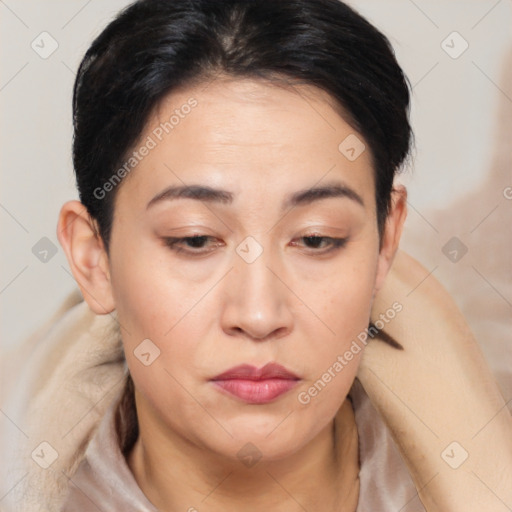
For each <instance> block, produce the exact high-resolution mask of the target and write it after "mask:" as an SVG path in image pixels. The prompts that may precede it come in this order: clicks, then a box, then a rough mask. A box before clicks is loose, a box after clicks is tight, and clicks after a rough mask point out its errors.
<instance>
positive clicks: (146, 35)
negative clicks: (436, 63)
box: [73, 0, 413, 251]
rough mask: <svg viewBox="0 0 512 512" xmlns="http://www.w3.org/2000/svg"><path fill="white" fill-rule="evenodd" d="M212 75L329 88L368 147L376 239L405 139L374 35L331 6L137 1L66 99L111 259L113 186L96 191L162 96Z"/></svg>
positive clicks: (89, 57) (397, 90) (403, 85)
mask: <svg viewBox="0 0 512 512" xmlns="http://www.w3.org/2000/svg"><path fill="white" fill-rule="evenodd" d="M218 75H228V76H230V77H233V78H259V79H262V78H263V79H269V80H273V81H275V80H283V81H285V82H287V83H291V82H292V81H293V82H295V83H302V84H308V85H313V86H316V87H318V88H320V89H322V90H324V91H325V92H327V93H328V94H329V96H330V97H331V98H332V99H333V100H334V104H335V105H337V106H339V112H340V114H341V115H342V117H343V118H344V119H345V121H346V122H347V123H349V125H350V126H351V127H352V128H354V130H355V131H357V132H358V133H359V134H361V135H362V136H363V138H364V139H365V141H366V142H367V143H368V145H369V147H370V150H371V151H370V152H371V156H372V162H373V167H374V173H375V183H376V187H375V188H376V190H375V199H376V206H377V223H378V228H379V233H380V234H382V229H383V226H384V223H385V220H386V217H387V215H388V212H389V207H390V201H391V191H392V185H393V179H394V176H395V173H396V172H397V171H398V170H399V169H400V167H401V165H402V164H403V162H404V161H405V159H406V157H407V156H408V154H409V151H410V146H411V141H412V137H413V134H412V130H411V126H410V124H409V108H410V94H409V89H410V84H409V82H408V80H407V77H406V76H405V74H404V73H403V71H402V69H401V68H400V66H399V65H398V63H397V61H396V59H395V54H394V51H393V49H392V46H391V44H390V43H389V41H388V39H387V38H386V37H385V36H384V35H383V34H382V33H381V32H380V31H378V30H377V29H376V28H375V27H374V26H373V25H372V24H370V23H369V22H368V21H367V20H366V19H365V18H363V17H362V16H361V15H359V14H358V13H357V12H356V11H355V10H353V9H352V8H351V7H349V6H348V5H346V4H344V3H343V2H341V1H339V0H139V1H136V2H134V3H132V4H130V5H129V6H128V7H126V8H125V9H124V10H122V11H121V12H120V13H119V14H118V16H117V17H116V18H115V19H114V20H113V21H112V22H111V23H110V24H109V25H108V26H107V27H106V28H105V29H104V30H103V31H102V32H101V34H100V35H99V36H98V37H97V38H96V39H95V40H94V41H93V43H92V45H91V46H90V48H89V49H88V51H87V52H86V54H85V56H84V58H83V60H82V62H81V63H80V67H79V69H78V73H77V77H76V80H75V85H74V91H73V125H74V138H73V164H74V170H75V174H76V179H77V186H78V191H79V196H80V200H81V202H82V203H83V204H84V205H85V207H86V208H87V210H88V212H89V214H90V215H91V217H92V218H93V219H95V220H96V221H97V223H98V227H99V234H100V235H101V237H102V239H103V241H104V244H105V247H106V249H107V251H108V244H109V239H110V233H111V226H112V220H113V213H114V203H115V197H116V191H117V187H115V186H109V187H104V184H105V183H109V180H110V183H112V180H111V178H112V176H113V175H114V174H115V173H116V170H118V169H120V167H121V166H122V165H123V163H125V162H126V159H127V156H128V155H129V153H130V151H131V150H132V149H133V146H134V145H135V144H136V142H137V141H138V139H139V137H140V136H141V135H142V132H143V131H144V128H145V126H146V124H147V122H148V119H149V117H150V115H151V113H152V111H153V110H154V109H155V108H156V107H157V106H158V105H159V103H160V102H161V100H162V99H163V98H164V97H165V96H167V95H168V94H169V93H171V92H172V91H174V90H177V89H178V88H183V87H187V86H192V85H197V84H200V83H201V82H207V81H209V80H212V79H214V78H215V76H218ZM340 142H341V141H340ZM123 174H124V173H123ZM99 191H100V192H101V193H99Z"/></svg>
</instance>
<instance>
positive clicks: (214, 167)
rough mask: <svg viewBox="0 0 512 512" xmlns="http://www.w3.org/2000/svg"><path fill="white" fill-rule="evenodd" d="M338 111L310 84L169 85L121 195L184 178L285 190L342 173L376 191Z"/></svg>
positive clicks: (356, 140) (362, 189) (359, 142)
mask: <svg viewBox="0 0 512 512" xmlns="http://www.w3.org/2000/svg"><path fill="white" fill-rule="evenodd" d="M338 112H339V110H338V109H336V108H335V106H334V102H333V101H332V99H331V98H330V97H329V95H327V93H325V92H324V91H322V90H320V89H318V88H316V87H313V86H309V85H308V86H306V85H300V86H297V85H296V86H293V87H289V86H282V85H281V84H276V83H270V82H268V81H263V80H256V79H223V80H215V81H213V82H210V83H203V84H199V85H197V86H194V87H190V88H184V89H182V90H179V91H174V92H173V93H171V94H170V95H168V96H167V97H166V98H165V99H164V100H163V101H162V102H161V103H160V104H159V105H158V106H157V108H155V110H154V112H153V113H152V115H151V116H150V119H149V121H148V123H147V124H146V127H145V130H144V132H143V134H142V136H141V138H140V139H139V142H138V143H137V144H136V147H135V150H137V149H138V148H142V147H143V146H144V145H146V146H151V149H150V150H149V151H145V156H144V157H143V158H141V159H140V161H138V162H137V164H136V166H135V167H134V168H133V171H132V172H130V174H129V179H128V180H127V183H126V184H125V185H123V187H121V190H120V191H119V194H120V195H131V196H132V197H131V200H134V199H135V198H134V197H133V194H134V193H136V194H137V197H140V198H141V199H142V198H146V199H147V198H148V197H150V196H152V195H154V194H156V193H158V192H159V190H161V189H162V188H164V187H166V186H169V185H170V184H173V183H180V182H181V183H180V184H184V183H186V184H191V183H202V184H206V185H210V186H218V187H223V188H226V187H228V188H230V190H232V191H233V192H234V193H235V194H237V193H241V192H242V191H245V193H246V194H247V193H250V192H251V191H260V192H265V193H268V194H281V195H282V194H284V193H285V192H289V191H290V189H293V188H297V189H299V188H304V187H307V186H314V185H316V184H318V183H319V182H321V180H323V179H326V180H332V179H334V178H340V179H342V180H343V181H346V182H347V183H348V184H349V185H351V186H352V187H353V188H356V189H357V190H358V192H359V193H360V195H361V196H363V197H364V196H366V197H367V198H370V197H373V168H372V163H371V155H370V151H369V149H366V148H365V143H364V141H363V139H362V136H361V135H360V134H357V133H356V132H355V130H354V129H353V128H352V127H351V126H350V125H349V124H348V123H347V122H346V121H345V120H344V119H343V118H342V117H341V115H340V114H339V113H338ZM350 146H352V147H353V148H352V147H350ZM347 149H348V150H351V149H354V150H355V152H356V153H355V156H356V158H354V151H352V152H350V151H349V152H348V153H347ZM267 198H269V196H267ZM135 200H136V199H135Z"/></svg>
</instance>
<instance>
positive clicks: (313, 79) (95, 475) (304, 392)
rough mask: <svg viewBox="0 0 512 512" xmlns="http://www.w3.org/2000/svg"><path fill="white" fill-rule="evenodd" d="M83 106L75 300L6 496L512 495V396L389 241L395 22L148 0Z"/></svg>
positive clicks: (96, 53) (133, 12) (352, 501)
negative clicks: (510, 404)
mask: <svg viewBox="0 0 512 512" xmlns="http://www.w3.org/2000/svg"><path fill="white" fill-rule="evenodd" d="M73 107H74V127H75V134H74V146H73V156H74V167H75V172H76V176H77V184H78V189H79V193H80V202H78V201H70V202H68V203H66V204H65V205H64V206H63V208H62V210H61V214H60V218H59V225H58V236H59V240H60V242H61V244H62V247H63V249H64V251H65V252H66V255H67V258H68V261H69V264H70V268H71V270H72V272H73V275H74V277H75V279H76V281H77V283H78V285H79V287H80V290H81V292H82V295H83V298H84V300H85V303H80V304H78V305H76V306H75V307H73V308H71V309H70V310H69V311H68V312H67V313H66V314H65V315H64V316H63V318H62V319H61V320H60V321H59V322H57V323H56V324H55V326H54V327H53V328H52V329H53V330H52V331H51V332H50V333H49V334H48V335H47V339H50V340H52V341H51V342H48V343H46V344H45V345H44V346H43V348H41V347H39V350H42V351H43V354H42V355H41V354H37V353H36V354H35V355H34V357H33V358H32V361H34V362H33V363H32V366H30V364H29V365H27V367H28V368H30V371H28V370H26V372H27V374H26V375H29V377H25V389H32V390H34V389H35V388H40V389H38V390H37V393H36V395H35V396H34V397H32V398H31V400H30V401H29V400H28V399H27V402H29V407H28V408H27V412H24V413H20V418H23V416H24V415H25V417H26V418H30V421H31V423H30V426H27V427H26V429H22V430H24V433H25V434H26V435H27V438H28V441H26V442H24V443H19V445H20V446H21V445H22V444H24V447H22V448H20V449H18V448H15V449H14V450H13V451H12V452H11V458H10V459H8V462H9V464H8V466H7V467H8V472H9V475H7V477H8V478H10V480H11V481H12V482H13V487H12V490H10V491H9V493H8V494H7V496H6V503H8V504H9V505H11V506H14V505H17V506H19V507H20V510H64V511H71V510H73V511H77V510H96V509H99V510H144V511H154V510H162V511H175V510H176V511H177V510H199V511H203V510H205V511H206V510H209V511H217V510H240V509H243V510H247V511H256V510H265V509H269V508H271V509H272V510H278V511H283V512H284V511H295V510H311V511H313V510H323V511H341V510H343V511H356V510H357V511H358V512H362V511H367V510H379V511H387V510H399V509H401V510H425V509H426V510H428V511H434V510H443V511H448V510H464V511H468V510H473V509H474V510H477V509H478V510H499V508H498V507H500V506H503V505H505V506H506V505H507V504H508V505H510V503H512V497H511V495H510V489H511V488H512V486H511V485H510V475H509V474H507V473H506V471H507V470H509V468H510V464H511V461H512V456H511V454H512V446H511V445H512V441H511V436H510V433H511V420H510V416H509V415H508V411H507V409H506V407H504V401H503V398H502V397H501V395H500V393H499V391H498V388H497V386H496V384H495V382H494V380H493V378H492V376H491V375H490V372H489V370H488V369H487V368H486V366H485V363H484V361H483V358H482V356H481V354H480V352H479V351H478V348H477V346H476V343H475V342H474V340H473V338H472V336H471V333H470V332H469V330H468V329H467V327H466V324H465V323H464V321H463V319H462V318H461V315H460V313H459V312H458V310H457V309H456V307H455V306H454V304H453V302H452V301H451V299H450V298H449V297H448V296H447V294H446V292H445V291H444V290H443V289H442V288H441V286H440V285H439V284H438V283H437V282H436V281H435V279H434V278H433V277H429V276H428V274H427V273H426V271H425V270H424V269H423V268H422V267H421V266H420V265H419V264H417V263H416V262H415V261H414V260H412V259H411V258H409V257H408V256H407V255H405V254H403V253H400V252H398V253H397V251H398V244H399V239H400V235H401V230H402V226H403V222H404V219H405V215H406V191H405V189H404V187H402V186H399V185H393V183H394V177H395V173H396V172H397V171H398V170H399V168H400V166H401V165H402V164H403V162H404V160H405V159H406V158H407V155H408V152H409V146H410V140H411V129H410V126H409V121H408V108H409V91H408V87H407V83H406V79H405V77H404V75H403V73H402V71H401V69H400V67H399V66H398V64H397V63H396V60H395V58H394V55H393V53H392V50H391V48H390V45H389V43H388V41H387V40H386V38H385V37H384V36H383V35H382V34H380V33H379V32H378V31H377V30H376V29H375V28H374V27H373V26H371V25H370V24H369V23H368V22H367V21H365V20H364V19H363V18H361V17H360V16H359V15H358V14H357V13H355V12H354V11H353V10H351V9H350V8H349V7H348V6H346V5H345V4H343V3H341V2H338V1H337V0H300V1H299V0H297V1H272V2H270V1H262V0H261V1H260V0H256V1H250V2H249V1H247V0H238V1H235V0H231V1H222V2H207V1H190V0H189V1H184V0H182V1H174V2H168V1H158V0H157V1H155V0H152V1H150V0H145V1H144V0H143V1H139V2H136V3H134V4H133V5H131V6H129V7H128V8H127V9H125V10H124V11H123V12H122V13H121V14H120V15H119V16H118V17H117V18H116V19H115V20H114V21H113V22H112V23H110V25H109V26H108V27H107V28H106V29H105V30H104V31H103V32H102V33H101V34H100V35H99V37H98V38H97V39H96V40H95V41H94V42H93V44H92V46H91V48H90V49H89V50H88V52H87V54H86V55H85V57H84V59H83V61H82V63H81V65H80V68H79V71H78V75H77V79H76V82H75V90H74V99H73ZM395 256H396V257H395ZM418 283H422V284H421V286H420V287H418ZM370 321H371V323H370ZM363 355H364V357H363ZM43 364H44V365H46V366H43ZM50 365H51V366H50ZM356 377H357V378H358V380H355V379H356ZM28 379H31V381H30V382H29V383H27V380H28ZM359 381H360V383H362V385H363V387H364V390H363V389H362V388H361V385H360V383H359ZM367 395H368V396H369V398H370V399H371V401H372V402H373V406H374V407H375V408H376V409H377V410H378V411H379V413H380V414H381V416H382V419H383V421H384V422H385V423H386V425H387V429H388V430H389V432H390V433H391V435H392V436H393V438H394V440H395V442H396V447H397V448H398V450H399V451H400V454H401V457H402V458H403V461H402V459H400V457H398V456H397V453H398V452H396V448H395V446H393V445H392V444H391V439H390V437H389V435H388V436H387V437H386V435H385V433H386V432H388V431H386V430H383V429H382V428H380V429H379V428H377V427H378V426H379V425H382V424H381V423H379V421H380V420H378V418H377V416H376V413H375V409H373V408H372V406H371V404H370V403H369V401H368V396H367ZM57 410H61V414H60V415H56V414H55V412H56V411H57ZM491 420H492V421H491ZM27 421H28V420H27ZM486 422H487V423H486ZM17 423H18V422H17ZM19 423H22V421H21V420H19ZM22 424H23V425H28V423H22ZM482 425H484V427H483V429H481V430H478V429H479V428H480V427H482ZM379 443H380V444H379ZM27 447H30V450H29V452H28V453H29V454H30V457H31V459H32V460H31V461H30V463H31V466H30V467H29V468H28V469H27V471H26V474H25V476H23V475H22V472H23V469H24V468H25V465H24V464H25V462H26V460H27V457H26V456H22V459H20V460H21V462H20V461H17V460H16V454H18V455H22V453H23V450H25V451H26V450H27ZM16 450H19V451H16ZM13 454H14V455H13ZM404 463H405V465H404ZM405 467H407V470H408V471H409V474H407V473H406V472H404V468H405ZM497 474H498V475H500V476H498V477H497V476H496V475H497ZM14 475H16V476H14ZM16 478H17V479H18V480H16ZM20 479H21V480H20ZM479 482H480V483H479ZM412 483H413V484H414V486H415V488H416V491H417V495H416V492H414V493H411V489H412V487H411V485H412ZM418 496H419V499H418ZM420 500H421V502H420ZM500 502H501V503H500Z"/></svg>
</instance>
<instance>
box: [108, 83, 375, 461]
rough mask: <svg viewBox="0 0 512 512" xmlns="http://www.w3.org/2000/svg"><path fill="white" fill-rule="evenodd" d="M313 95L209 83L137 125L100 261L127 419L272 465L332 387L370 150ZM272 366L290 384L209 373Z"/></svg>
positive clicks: (371, 245) (361, 301) (358, 300)
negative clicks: (131, 414) (133, 395)
mask: <svg viewBox="0 0 512 512" xmlns="http://www.w3.org/2000/svg"><path fill="white" fill-rule="evenodd" d="M299 93H300V94H299ZM325 98H326V96H325V95H324V93H322V92H321V91H319V90H317V89H314V88H311V87H308V88H306V87H304V86H301V87H300V88H296V89H295V92H294V91H292V90H286V89H284V88H280V87H277V86H276V85H270V84H269V83H264V82H261V81H254V80H233V81H214V82H213V83H211V84H209V85H208V86H206V85H203V86H202V87H195V88H190V89H186V90H182V91H180V92H175V93H173V94H172V95H171V96H169V97H168V98H166V100H165V101H164V102H163V103H162V104H161V105H160V107H159V109H158V112H157V113H155V115H154V116H153V117H152V119H151V120H150V122H149V124H148V126H147V129H146V131H145V133H144V134H143V135H142V137H141V139H140V141H139V143H138V145H137V146H136V148H135V151H137V155H136V156H134V158H136V159H137V164H136V166H135V167H134V168H133V170H131V172H130V174H129V175H128V176H127V177H126V178H125V180H124V182H123V183H122V185H120V188H119V191H118V195H117V199H116V204H115V215H114V221H113V228H112V235H111V244H110V259H109V269H110V278H111V286H112V293H113V297H114V300H115V307H116V309H117V314H118V319H119V322H120V324H121V326H122V337H123V343H124V347H125V352H126V359H127V362H128V366H129V369H130V372H131V375H132V377H133V380H134V383H135V386H136V389H137V393H138V400H139V403H138V411H139V416H140V415H145V417H146V419H144V418H140V421H141V423H145V422H147V424H151V425H152V428H157V429H159V430H160V432H161V433H165V434H166V435H171V436H174V437H175V436H179V437H180V438H184V439H186V440H187V442H191V443H193V444H194V445H196V446H199V447H201V448H203V449H204V448H206V449H209V450H211V451H213V452H215V453H217V454H222V455H225V456H228V457H233V458H234V457H237V453H238V452H239V450H241V449H242V448H243V447H244V446H245V445H246V444H247V443H252V445H254V446H255V447H256V448H251V449H253V450H255V449H257V450H258V451H259V453H261V454H262V456H263V457H264V458H266V459H267V460H272V459H278V458H281V457H284V456H287V455H290V454H291V453H293V452H295V451H296V450H298V449H299V448H301V447H302V446H304V445H305V444H306V443H307V442H308V441H310V440H312V439H313V438H314V437H315V436H316V435H317V434H319V433H320V431H321V430H322V429H324V428H325V427H326V426H327V425H328V424H329V423H330V421H331V420H332V419H333V417H334V415H335V414H336V412H337V410H338V409H339V407H340V405H341V404H342V402H343V400H344V399H345V397H346V395H347V393H348V391H349V388H350V386H351V384H352V381H353V380H354V377H355V375H356V371H357V369H358V365H359V361H360V357H361V354H362V350H361V351H358V352H357V351H356V350H354V348H352V349H351V346H352V347H354V345H353V344H352V343H353V341H354V340H356V339H357V336H358V334H359V333H361V332H362V331H364V329H365V328H366V327H367V325H368V319H369V314H370V308H371V302H372V296H373V294H374V292H375V286H376V280H377V272H378V268H379V265H380V264H381V263H380V258H379V238H378V232H377V223H376V210H375V199H374V179H373V169H372V166H371V159H370V153H369V150H365V149H364V146H363V140H362V137H361V136H360V135H359V134H356V133H355V132H354V130H353V129H352V128H351V127H350V126H349V125H348V124H347V123H346V122H345V121H344V120H343V119H342V118H341V117H340V116H339V115H338V114H337V113H336V112H335V111H334V110H333V109H332V108H331V106H329V104H328V102H326V101H325ZM172 116H174V117H172ZM166 123H167V124H166ZM347 138H348V139H347ZM344 141H345V142H344ZM143 146H145V147H146V149H142V147H143ZM133 163H134V161H132V164H133ZM175 187H176V188H177V189H175ZM186 187H197V188H195V189H187V188H186ZM198 187H201V188H204V189H199V188H198ZM317 189H318V190H317ZM180 190H181V192H179V191H180ZM194 236H198V237H199V238H196V239H195V240H191V239H188V240H187V238H188V237H194ZM183 238H185V240H180V239H183ZM359 345H361V344H359ZM347 351H351V352H352V356H353V357H352V358H351V359H350V360H348V359H347V358H346V357H345V356H344V355H345V354H346V352H347ZM339 356H341V359H342V360H343V361H344V363H343V364H342V363H341V362H340V358H339ZM336 362H338V364H336ZM268 363H277V364H279V365H282V366H283V367H284V368H286V369H287V370H288V371H289V372H291V373H293V374H294V376H295V379H292V380H290V379H285V380H283V379H281V377H283V375H279V372H277V374H274V375H270V376H269V377H272V376H273V377H274V378H265V375H262V376H260V377H261V380H259V381H258V380H256V381H254V380H253V381H249V382H248V381H247V377H246V376H245V378H242V377H244V375H241V374H237V373H235V374H233V375H231V376H230V377H232V379H231V378H230V379H225V380H222V379H221V380H220V381H214V380H212V379H214V378H215V377H216V376H218V375H220V374H222V373H223V372H226V371H227V370H229V369H231V368H233V367H236V366H239V365H252V366H254V367H256V368H258V369H260V368H261V367H263V366H265V365H267V364H268ZM340 366H341V369H340ZM326 373H329V375H330V379H329V378H328V377H326V376H325V374H326ZM236 377H238V378H236ZM319 379H320V380H322V382H323V384H324V385H323V386H322V385H320V386H318V385H317V391H316V393H315V391H311V390H310V388H311V387H312V386H314V385H315V382H317V381H318V380H319ZM318 389H320V391H318ZM149 417H150V418H151V419H150V420H148V418H149ZM244 449H245V450H247V449H249V448H247V447H246V448H244ZM242 453H243V452H242Z"/></svg>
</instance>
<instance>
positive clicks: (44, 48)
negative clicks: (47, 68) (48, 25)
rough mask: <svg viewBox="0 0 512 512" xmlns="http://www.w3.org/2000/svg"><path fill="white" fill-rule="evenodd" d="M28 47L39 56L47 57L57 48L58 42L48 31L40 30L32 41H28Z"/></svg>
mask: <svg viewBox="0 0 512 512" xmlns="http://www.w3.org/2000/svg"><path fill="white" fill-rule="evenodd" d="M30 47H31V48H32V50H34V51H35V52H36V53H37V54H38V55H39V57H41V58H42V59H47V58H48V57H50V56H51V55H52V54H53V53H54V52H55V51H56V50H57V48H58V47H59V43H58V42H57V40H56V39H55V38H54V37H53V36H52V35H51V34H49V33H48V32H41V33H40V34H39V35H38V36H37V37H36V38H35V39H34V40H33V41H32V43H30Z"/></svg>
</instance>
